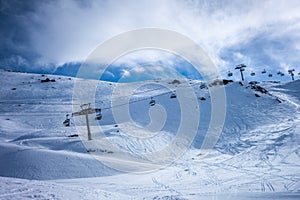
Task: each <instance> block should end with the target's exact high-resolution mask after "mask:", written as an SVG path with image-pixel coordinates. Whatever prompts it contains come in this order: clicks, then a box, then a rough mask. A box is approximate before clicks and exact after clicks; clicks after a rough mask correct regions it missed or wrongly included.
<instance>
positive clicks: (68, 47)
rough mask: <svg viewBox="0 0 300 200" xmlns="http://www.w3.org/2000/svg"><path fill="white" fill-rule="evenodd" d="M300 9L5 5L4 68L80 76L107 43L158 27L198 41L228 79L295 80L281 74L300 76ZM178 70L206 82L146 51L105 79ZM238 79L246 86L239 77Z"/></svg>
mask: <svg viewBox="0 0 300 200" xmlns="http://www.w3.org/2000/svg"><path fill="white" fill-rule="evenodd" d="M299 10H300V1H298V0H264V1H261V0H243V1H240V0H224V1H222V0H199V1H196V0H186V1H185V0H164V1H160V0H154V1H146V0H141V1H133V0H122V1H121V0H119V1H118V0H114V1H112V0H111V1H110V0H105V1H104V0H103V1H101V0H90V1H84V0H73V1H71V0H58V1H46V0H41V1H40V0H27V1H17V0H1V1H0V18H1V20H0V68H2V69H13V70H20V71H27V72H37V73H54V74H64V75H72V76H75V75H76V71H77V69H78V68H79V67H80V63H82V62H84V60H85V59H86V58H87V57H88V55H89V54H90V53H91V52H92V51H93V50H94V49H95V48H96V47H97V46H98V45H100V44H101V43H103V42H104V41H106V40H108V39H110V38H111V37H113V36H115V35H117V34H120V33H123V32H126V31H130V30H133V29H138V28H145V27H155V28H163V29H169V30H173V31H177V32H178V33H181V34H184V35H186V36H188V37H189V38H191V39H192V40H194V41H195V42H196V43H197V44H199V45H200V46H201V47H202V49H203V50H204V51H205V52H206V53H207V54H208V56H209V57H210V58H211V59H212V61H213V62H214V63H215V65H216V66H217V68H218V69H219V71H220V73H221V75H223V76H224V77H225V76H226V74H227V72H228V70H231V71H233V72H234V70H233V69H234V66H235V65H237V64H240V63H245V64H246V65H247V66H248V67H247V70H246V72H245V75H246V77H247V80H252V79H253V77H250V76H249V74H250V72H251V71H255V72H256V73H257V74H259V72H260V71H262V70H263V69H266V70H267V71H268V72H270V73H272V74H273V75H274V76H273V78H272V80H277V79H278V80H289V79H290V78H289V77H288V76H287V73H286V76H284V77H280V76H278V77H277V76H276V75H275V74H276V72H277V71H279V70H280V71H283V72H286V71H287V70H288V69H291V68H294V69H295V70H296V74H298V73H299V72H300V59H299V58H300V34H299V33H300V12H299ZM141 55H142V56H141ZM150 66H152V68H151V67H150ZM161 67H163V68H165V70H163V71H161ZM170 68H172V69H176V71H177V73H178V74H181V75H182V74H183V75H186V76H188V77H190V78H199V77H201V75H199V74H197V73H195V70H193V69H192V66H190V64H189V63H187V62H185V61H184V60H182V59H181V58H179V57H178V56H175V55H167V53H162V52H161V51H156V52H153V51H152V52H147V51H145V52H143V54H139V55H136V56H135V55H131V56H129V58H127V57H124V58H120V60H119V61H117V62H116V63H113V64H112V66H111V67H110V69H109V70H108V71H107V73H106V77H103V79H105V80H110V81H117V80H119V79H120V78H121V79H122V80H123V81H126V80H127V81H134V80H140V79H143V78H145V79H148V78H150V77H152V76H153V77H154V78H155V76H157V75H159V76H158V77H157V78H165V77H167V75H170V74H172V73H170V70H169V69H170ZM171 71H173V70H171ZM173 75H174V76H176V74H172V76H173ZM233 78H235V79H239V73H238V72H234V76H233ZM257 78H259V79H266V80H269V78H268V77H265V76H262V75H260V76H257ZM297 78H300V76H299V75H297Z"/></svg>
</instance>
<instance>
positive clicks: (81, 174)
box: [0, 71, 300, 199]
mask: <svg viewBox="0 0 300 200" xmlns="http://www.w3.org/2000/svg"><path fill="white" fill-rule="evenodd" d="M0 77H1V79H0V83H1V92H0V146H1V147H0V148H1V151H0V163H1V164H0V176H2V178H1V187H0V188H1V190H2V191H1V193H2V196H1V195H0V198H3V199H16V196H19V197H20V198H33V197H37V198H39V199H43V198H50V199H57V198H59V199H66V198H69V199H74V198H76V197H77V198H78V199H83V198H86V199H95V198H97V197H98V198H99V199H102V198H103V199H104V198H108V199H111V198H113V199H124V198H126V197H127V198H128V197H131V198H133V197H135V198H137V199H142V198H145V199H185V198H187V199H199V196H201V197H202V198H203V199H205V198H207V199H211V195H217V197H218V195H220V197H222V198H223V197H224V196H226V197H227V196H228V195H229V196H230V198H231V199H234V198H235V199H243V198H251V197H258V198H259V197H263V198H264V197H265V198H267V197H268V195H270V197H271V198H272V197H273V196H274V194H276V195H277V196H278V197H279V198H280V197H281V195H282V196H283V197H282V199H288V198H290V199H293V198H299V193H297V192H299V188H300V173H299V169H300V166H299V165H300V154H299V147H300V145H299V143H300V138H299V137H300V136H299V135H300V123H299V122H300V118H299V117H300V114H299V111H300V110H299V105H300V81H294V82H290V83H283V84H280V83H261V84H259V85H260V86H262V87H263V88H266V89H267V90H268V92H267V93H263V92H261V91H262V90H261V88H260V87H257V86H253V85H250V84H247V83H244V84H243V85H241V84H240V83H238V82H234V83H229V84H228V85H226V86H225V89H226V102H227V104H226V105H227V106H226V108H227V112H226V120H225V124H224V128H223V131H222V134H221V137H220V138H219V141H218V143H217V145H216V146H215V148H214V150H213V151H212V152H211V153H210V154H209V155H208V156H206V157H205V158H203V157H202V156H201V155H200V150H199V149H200V148H201V145H202V142H203V138H204V136H205V133H206V131H207V129H208V126H209V123H210V119H211V118H210V112H211V102H210V94H209V92H208V90H207V89H206V88H204V89H200V88H199V86H200V82H199V81H192V80H191V81H190V84H191V85H192V86H193V88H194V92H195V94H196V95H197V97H198V98H199V100H198V103H199V106H200V111H201V112H200V123H199V129H198V132H197V135H196V137H195V139H194V141H193V144H192V146H191V147H190V150H189V151H187V152H186V154H185V155H184V156H183V157H181V158H180V159H179V160H177V161H176V162H174V163H173V164H171V165H170V166H168V167H166V168H163V169H161V170H158V171H156V172H152V173H143V174H131V173H123V172H120V171H118V170H116V169H112V168H110V167H108V166H106V165H104V164H103V163H101V162H99V161H98V160H97V159H95V158H94V157H93V156H92V155H91V154H89V153H88V152H87V150H86V147H85V146H84V144H83V143H82V141H81V139H80V138H79V137H68V136H70V135H73V134H79V135H80V136H81V138H83V139H84V138H85V137H86V135H85V134H84V133H85V131H86V127H85V126H84V125H85V124H84V122H85V121H84V118H82V119H81V120H78V121H76V125H77V129H76V128H75V126H74V121H73V120H71V122H72V123H71V126H70V127H64V126H63V125H62V122H63V121H64V119H65V114H67V113H71V112H72V103H74V102H76V99H72V98H73V96H72V95H73V87H74V79H73V78H68V77H59V76H51V75H44V76H43V75H38V74H22V73H12V72H4V71H1V72H0ZM46 78H49V79H50V80H52V79H54V80H55V82H51V81H50V82H44V83H41V80H45V79H46ZM76 81H83V80H76ZM161 82H163V81H161ZM167 82H168V81H166V83H167ZM148 83H149V84H147V85H145V86H144V87H142V88H139V90H137V91H136V93H135V94H134V95H133V96H132V97H131V99H130V101H131V102H132V103H131V104H130V107H129V108H130V113H131V115H132V118H133V120H134V121H135V122H136V123H137V124H139V125H141V126H145V125H147V124H148V123H149V122H150V117H149V113H148V112H149V104H148V103H149V99H150V97H153V96H154V97H155V100H156V102H157V104H160V106H162V107H163V108H164V111H165V112H166V116H167V120H166V122H165V124H164V126H163V128H162V131H160V134H157V135H156V136H155V137H151V139H149V140H143V139H139V138H135V137H131V136H130V135H127V134H125V133H124V132H122V125H123V126H124V125H126V124H122V123H121V124H118V126H116V124H115V121H114V118H113V115H112V111H111V109H109V108H110V104H111V102H110V98H111V96H110V94H111V92H112V90H113V89H114V87H115V86H116V85H115V84H113V83H108V82H99V85H98V90H97V93H96V99H101V101H99V102H98V103H97V102H96V104H95V107H101V108H107V109H103V113H102V114H103V119H102V120H101V121H100V124H101V128H102V132H101V133H100V132H97V129H95V127H96V126H97V122H96V121H94V120H91V125H92V127H91V129H92V133H93V138H94V140H93V141H97V140H99V141H101V137H105V138H106V139H107V140H108V141H110V142H112V143H113V144H114V145H115V146H117V147H118V148H119V149H121V150H122V151H126V152H130V153H131V154H132V155H133V157H139V156H140V155H141V153H142V152H144V153H145V152H146V153H147V152H148V153H149V152H150V153H151V152H156V151H158V150H160V149H161V148H163V147H164V146H165V145H167V144H168V143H169V142H170V141H172V140H173V139H174V137H175V135H176V130H177V129H178V127H179V124H180V115H181V111H180V105H179V103H178V100H177V99H176V98H174V99H171V98H170V94H171V92H170V91H169V90H167V89H166V88H163V87H159V86H158V84H159V82H155V81H153V82H151V81H149V82H148ZM134 84H135V83H131V84H128V85H126V87H128V88H130V87H135V86H134ZM178 87H180V86H178ZM259 90H260V91H259ZM119 95H120V98H122V95H126V92H125V94H119ZM201 97H205V100H201ZM73 100H74V101H73ZM156 106H157V105H156ZM154 107H155V106H154ZM156 108H158V107H156ZM92 118H93V116H92V117H91V119H92ZM191 120H193V119H191ZM81 130H82V131H81ZM78 131H79V132H78ZM141 134H142V133H141ZM85 145H86V144H85ZM101 150H103V151H101V152H102V154H103V157H105V159H107V160H110V159H111V160H113V161H114V162H117V163H119V164H124V165H126V162H125V161H126V160H127V159H128V158H127V157H124V156H123V154H122V153H121V152H118V151H116V150H115V149H113V150H112V149H110V147H109V146H103V149H101ZM4 177H10V178H4ZM89 177H90V178H89ZM16 178H24V179H29V180H32V179H38V180H43V181H29V180H21V179H16ZM74 178H80V179H74ZM49 180H51V181H49ZM18 185H22V186H18ZM49 187H50V188H51V189H49V190H47V189H46V188H49ZM72 188H76V189H72ZM75 190H77V191H80V192H74V191H75ZM267 191H268V192H272V193H271V194H269V193H264V194H263V195H262V194H261V193H259V194H257V192H267ZM73 192H74V193H73ZM245 192H247V193H245ZM248 192H256V193H248ZM275 192H276V193H275ZM279 192H283V193H279ZM290 192H293V193H290ZM295 192H296V193H295ZM81 193H84V194H86V195H82V194H81ZM241 193H243V195H242V196H239V195H240V194H241ZM237 194H239V195H237ZM252 195H253V196H252ZM256 195H258V196H256ZM287 195H288V196H287ZM237 197H240V198H237Z"/></svg>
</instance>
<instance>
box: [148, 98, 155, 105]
mask: <svg viewBox="0 0 300 200" xmlns="http://www.w3.org/2000/svg"><path fill="white" fill-rule="evenodd" d="M149 105H150V106H154V105H155V100H154V99H153V97H151V100H150V102H149Z"/></svg>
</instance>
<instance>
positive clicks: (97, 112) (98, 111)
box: [95, 109, 102, 120]
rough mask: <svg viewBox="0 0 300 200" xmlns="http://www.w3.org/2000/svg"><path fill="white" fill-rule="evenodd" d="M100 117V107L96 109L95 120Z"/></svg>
mask: <svg viewBox="0 0 300 200" xmlns="http://www.w3.org/2000/svg"><path fill="white" fill-rule="evenodd" d="M101 119H102V114H101V109H96V117H95V120H101Z"/></svg>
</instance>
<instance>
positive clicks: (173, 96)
mask: <svg viewBox="0 0 300 200" xmlns="http://www.w3.org/2000/svg"><path fill="white" fill-rule="evenodd" d="M176 97H177V95H176V93H175V91H174V92H172V94H171V95H170V99H174V98H176ZM149 105H150V106H154V105H155V100H154V99H153V97H151V99H150V102H149Z"/></svg>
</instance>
